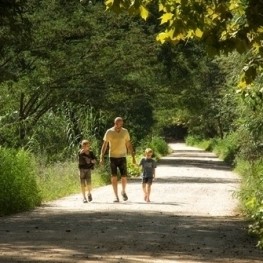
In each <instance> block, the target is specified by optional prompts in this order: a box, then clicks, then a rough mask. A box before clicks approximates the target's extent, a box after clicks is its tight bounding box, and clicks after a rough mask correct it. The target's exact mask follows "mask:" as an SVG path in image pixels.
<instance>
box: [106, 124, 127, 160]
mask: <svg viewBox="0 0 263 263" xmlns="http://www.w3.org/2000/svg"><path fill="white" fill-rule="evenodd" d="M103 140H104V141H106V142H108V143H109V156H110V157H114V158H121V157H126V155H127V146H126V143H127V142H128V141H130V134H129V132H128V130H126V129H124V128H121V130H120V132H116V131H115V129H114V127H112V128H110V129H108V130H107V131H106V133H105V135H104V138H103Z"/></svg>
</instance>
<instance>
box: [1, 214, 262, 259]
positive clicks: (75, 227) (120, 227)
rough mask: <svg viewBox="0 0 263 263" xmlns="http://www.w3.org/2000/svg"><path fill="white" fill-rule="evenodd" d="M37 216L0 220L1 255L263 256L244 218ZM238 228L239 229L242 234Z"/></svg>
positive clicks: (114, 215)
mask: <svg viewBox="0 0 263 263" xmlns="http://www.w3.org/2000/svg"><path fill="white" fill-rule="evenodd" d="M35 216H36V217H31V221H28V220H27V218H24V222H23V218H22V217H20V219H19V221H20V224H21V225H23V227H20V228H19V229H17V223H18V222H15V221H9V220H4V219H3V218H2V219H1V220H0V221H1V230H2V234H1V239H0V245H1V253H2V254H1V257H0V259H1V260H3V259H5V260H6V262H8V259H9V258H12V259H19V260H25V261H27V262H31V261H43V262H84V261H85V260H90V261H91V262H92V261H95V262H96V261H97V262H142V261H144V262H175V260H176V259H177V258H180V262H184V261H185V262H226V261H228V260H230V261H231V258H235V259H238V260H239V262H250V260H254V261H253V262H260V260H261V258H262V252H260V251H257V250H256V249H255V248H254V245H255V243H254V242H255V241H254V240H253V239H251V238H249V237H247V235H246V230H245V229H244V222H243V221H242V219H241V218H235V217H217V218H215V217H201V216H178V215H175V214H173V213H159V212H143V211H138V212H134V211H132V212H130V213H128V212H126V211H124V212H120V211H115V212H114V211H110V212H107V213H105V212H104V213H102V212H94V211H82V212H75V213H60V211H58V213H54V214H53V215H52V216H50V215H49V214H46V215H44V214H42V215H41V216H37V215H35ZM236 228H239V229H240V231H239V233H238V235H236V231H235V229H236ZM6 230H10V231H9V232H7V231H6ZM14 230H15V232H13V231H14ZM19 232H20V235H19V239H18V238H17V235H18V234H19ZM21 232H22V233H24V235H21ZM237 241H238V242H237ZM247 250H249V251H250V253H247ZM94 251H97V253H96V252H94ZM118 260H120V261H118ZM122 260H123V261H122ZM187 260H188V261H187ZM2 262H4V261H2Z"/></svg>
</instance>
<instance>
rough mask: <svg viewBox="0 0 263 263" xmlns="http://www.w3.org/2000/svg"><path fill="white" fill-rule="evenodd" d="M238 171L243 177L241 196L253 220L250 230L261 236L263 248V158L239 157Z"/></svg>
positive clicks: (247, 212)
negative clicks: (251, 160) (254, 159)
mask: <svg viewBox="0 0 263 263" xmlns="http://www.w3.org/2000/svg"><path fill="white" fill-rule="evenodd" d="M236 171H237V172H238V173H239V174H241V175H242V178H243V180H242V187H241V190H240V192H239V197H240V200H241V204H242V208H243V211H244V212H245V214H246V215H247V216H248V218H249V219H250V220H251V224H250V225H249V231H250V233H253V234H255V235H257V236H258V237H259V242H258V246H259V247H261V248H263V176H262V175H263V159H262V158H261V159H259V160H257V161H254V162H249V161H244V160H241V159H238V160H237V167H236Z"/></svg>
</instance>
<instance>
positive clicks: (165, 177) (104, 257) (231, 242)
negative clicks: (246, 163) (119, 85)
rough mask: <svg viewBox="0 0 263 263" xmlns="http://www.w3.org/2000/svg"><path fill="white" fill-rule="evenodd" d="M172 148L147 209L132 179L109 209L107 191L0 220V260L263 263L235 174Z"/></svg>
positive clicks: (195, 152)
mask: <svg viewBox="0 0 263 263" xmlns="http://www.w3.org/2000/svg"><path fill="white" fill-rule="evenodd" d="M170 147H171V148H172V149H173V153H172V154H171V155H169V156H167V157H164V158H162V159H161V160H160V162H159V163H158V168H157V173H156V174H157V180H156V181H154V183H153V186H152V195H151V203H145V202H144V200H143V193H142V189H141V182H140V179H130V180H129V182H128V187H127V194H128V197H129V200H128V201H127V202H122V201H121V202H120V203H118V204H116V203H113V202H112V201H113V198H114V196H113V190H112V188H111V186H105V187H100V188H97V189H94V190H93V199H94V201H92V202H91V203H88V204H83V203H82V199H81V196H80V195H79V194H78V195H72V196H69V197H66V198H63V199H60V200H57V201H54V202H50V203H47V204H45V205H43V206H41V207H39V208H37V209H35V210H34V211H31V212H26V213H21V214H17V215H14V216H8V217H2V218H0V262H5V263H8V262H10V263H13V262H63V263H64V262H65V263H66V262H71V263H73V262H76V263H84V262H92V263H93V262H105V263H111V262H114V263H117V262H119V263H122V262H123V263H124V262H125V263H126V262H127V263H138V262H148V263H159V262H162V263H168V262H169V263H172V262H176V263H199V262H234V263H258V262H263V251H260V250H258V249H256V248H255V245H256V240H255V239H253V238H252V237H249V236H248V235H247V230H246V227H247V223H246V222H245V221H244V219H243V218H242V216H241V215H240V214H239V210H238V201H237V200H236V198H235V195H233V194H234V193H235V192H236V191H237V190H238V188H239V178H238V176H237V175H236V174H234V173H233V172H232V171H231V169H230V168H229V167H228V166H226V165H225V164H223V163H222V162H221V161H220V160H219V159H218V158H216V157H215V155H214V154H212V153H208V152H205V151H202V150H200V149H198V148H194V147H188V146H186V145H185V144H183V143H173V144H170Z"/></svg>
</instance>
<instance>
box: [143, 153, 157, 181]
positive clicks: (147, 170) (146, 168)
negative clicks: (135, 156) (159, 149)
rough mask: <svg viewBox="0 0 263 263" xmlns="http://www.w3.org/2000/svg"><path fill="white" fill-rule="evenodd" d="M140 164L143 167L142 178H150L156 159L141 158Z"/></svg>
mask: <svg viewBox="0 0 263 263" xmlns="http://www.w3.org/2000/svg"><path fill="white" fill-rule="evenodd" d="M140 165H141V166H142V168H143V172H142V176H143V177H144V178H152V177H153V171H154V168H156V161H155V160H154V159H147V158H142V159H141V161H140Z"/></svg>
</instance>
